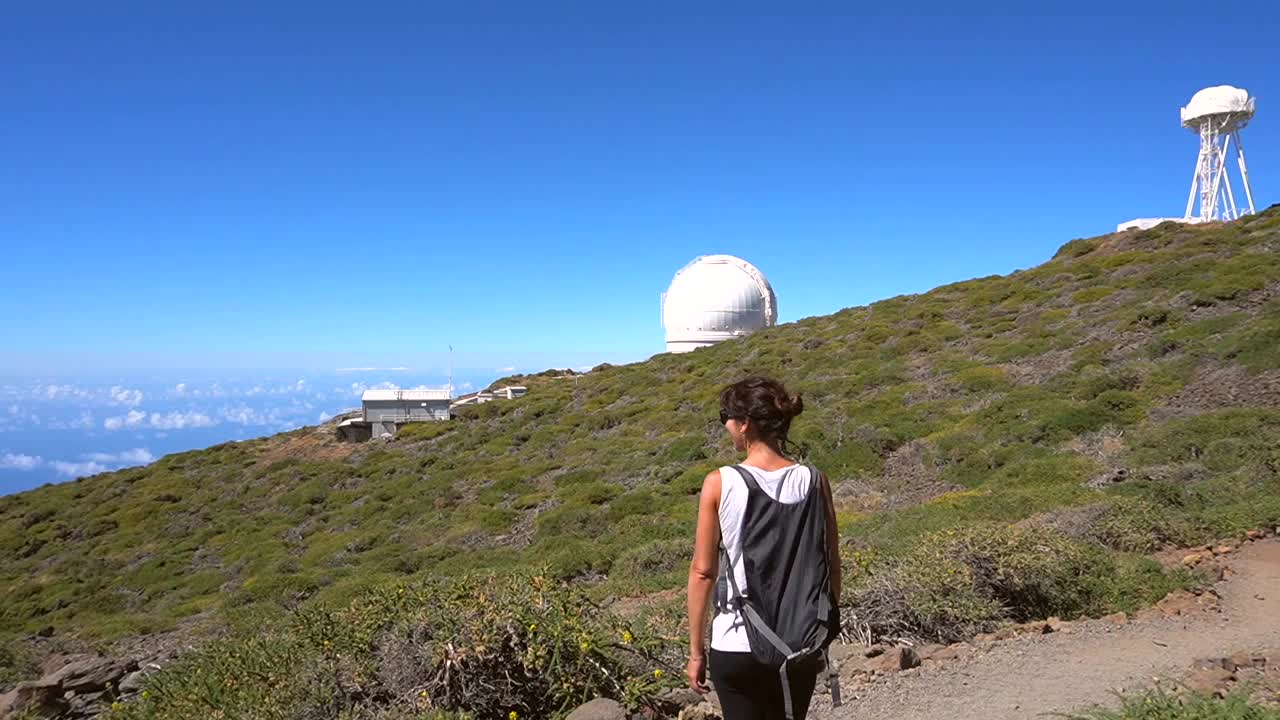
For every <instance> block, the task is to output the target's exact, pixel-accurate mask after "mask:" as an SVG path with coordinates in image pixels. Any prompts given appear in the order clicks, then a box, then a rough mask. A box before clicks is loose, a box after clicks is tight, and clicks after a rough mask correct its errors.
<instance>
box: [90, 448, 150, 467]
mask: <svg viewBox="0 0 1280 720" xmlns="http://www.w3.org/2000/svg"><path fill="white" fill-rule="evenodd" d="M84 457H85V458H86V459H88V460H92V461H93V462H97V463H104V464H105V463H113V464H114V463H129V464H134V465H143V464H146V463H149V462H155V459H156V456H155V455H152V454H151V451H150V450H148V449H146V448H134V449H132V450H125V451H123V452H118V453H103V452H96V453H89V454H88V455H85V456H84Z"/></svg>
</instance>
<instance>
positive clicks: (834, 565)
mask: <svg viewBox="0 0 1280 720" xmlns="http://www.w3.org/2000/svg"><path fill="white" fill-rule="evenodd" d="M818 476H819V477H820V478H821V482H820V483H819V484H820V485H821V487H822V496H823V498H824V499H825V500H826V506H827V559H828V561H829V563H828V564H829V565H830V566H831V594H832V595H834V596H835V600H836V604H839V603H840V590H841V589H842V582H843V579H844V578H843V577H842V573H841V567H840V526H839V524H838V523H837V522H836V504H835V502H834V501H833V500H832V497H831V483H829V482H827V476H826V474H824V473H818Z"/></svg>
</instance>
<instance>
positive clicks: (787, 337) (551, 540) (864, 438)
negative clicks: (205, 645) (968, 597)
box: [0, 208, 1280, 684]
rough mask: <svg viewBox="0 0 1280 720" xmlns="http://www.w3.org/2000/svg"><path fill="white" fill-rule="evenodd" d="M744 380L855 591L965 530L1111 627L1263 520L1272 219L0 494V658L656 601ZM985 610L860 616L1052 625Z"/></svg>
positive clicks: (1279, 312) (1273, 506) (1070, 258)
mask: <svg viewBox="0 0 1280 720" xmlns="http://www.w3.org/2000/svg"><path fill="white" fill-rule="evenodd" d="M749 371H750V372H761V373H767V374H774V375H778V376H780V377H782V378H783V379H785V380H786V381H787V382H788V383H789V384H790V385H791V386H792V387H793V389H795V390H799V391H800V392H802V393H803V394H804V397H805V404H806V407H807V408H808V409H807V410H806V412H805V414H804V415H802V416H801V417H800V418H799V419H798V420H797V421H796V426H795V428H794V431H793V435H794V439H795V440H796V441H797V442H798V443H799V444H800V445H801V446H802V447H803V448H804V449H805V452H806V455H807V457H808V459H810V460H811V461H813V462H815V463H816V464H818V465H819V466H820V467H822V468H824V469H825V470H826V471H827V472H828V474H829V475H830V476H831V478H832V480H833V484H834V487H835V494H836V497H837V501H838V504H839V505H840V508H839V509H840V522H841V527H842V535H843V538H844V541H845V544H846V546H847V547H848V548H849V550H850V553H849V563H850V572H851V574H852V575H853V576H854V577H855V578H856V577H868V576H871V575H876V576H877V577H881V578H883V577H887V576H891V575H892V574H893V573H895V572H909V571H910V568H911V565H910V563H905V564H904V561H903V558H911V557H913V556H914V555H913V554H919V553H923V552H927V551H928V549H929V548H936V547H948V548H951V549H953V550H954V549H956V548H957V547H962V548H963V549H964V550H965V551H966V552H979V550H981V548H982V547H986V546H985V545H983V543H986V542H990V540H989V539H984V538H982V537H976V536H973V535H972V534H966V533H970V530H971V529H972V528H973V527H974V526H982V525H984V524H987V523H990V524H995V525H998V526H1005V525H1010V524H1017V526H1018V527H1023V528H1048V529H1051V530H1052V531H1053V532H1054V533H1057V534H1059V535H1061V536H1062V537H1063V538H1067V539H1068V540H1070V541H1072V542H1076V541H1079V542H1080V543H1082V544H1083V545H1088V546H1089V547H1090V548H1099V549H1100V548H1107V550H1106V551H1105V558H1103V556H1101V555H1099V556H1097V557H1095V556H1094V555H1087V557H1086V556H1085V555H1081V556H1080V558H1081V559H1080V560H1079V563H1078V564H1077V565H1072V566H1071V567H1070V570H1071V572H1075V573H1077V574H1078V575H1081V576H1084V575H1089V574H1090V573H1092V574H1093V575H1108V576H1109V578H1110V579H1109V580H1108V582H1109V583H1110V584H1109V585H1108V586H1107V587H1106V588H1105V589H1103V590H1098V591H1097V592H1094V591H1093V590H1090V591H1089V592H1090V593H1092V594H1089V595H1088V597H1087V598H1085V599H1084V600H1080V602H1079V603H1077V605H1076V606H1071V605H1068V606H1067V607H1068V608H1070V607H1077V609H1080V610H1084V609H1089V608H1094V607H1101V606H1102V605H1106V606H1108V607H1110V606H1125V605H1126V604H1132V603H1137V602H1143V601H1146V600H1149V599H1151V596H1152V595H1153V593H1154V594H1155V596H1156V597H1158V594H1159V593H1162V592H1163V590H1164V589H1167V585H1168V583H1169V582H1175V581H1176V580H1168V579H1167V578H1166V579H1160V573H1159V571H1158V570H1155V569H1153V568H1152V567H1149V566H1146V565H1143V564H1142V563H1141V562H1140V561H1139V560H1137V559H1136V557H1135V556H1131V555H1124V554H1123V553H1143V552H1146V551H1149V550H1152V549H1155V548H1157V547H1159V546H1160V545H1162V544H1165V543H1172V542H1189V541H1197V540H1200V539H1203V538H1207V537H1211V536H1216V535H1222V534H1227V533H1231V532H1234V531H1238V530H1240V529H1243V528H1246V527H1252V526H1255V525H1258V524H1261V523H1276V522H1280V450H1278V448H1280V208H1272V209H1271V210H1269V211H1267V212H1265V213H1263V214H1260V215H1257V216H1253V217H1249V218H1246V219H1244V220H1242V221H1239V222H1235V223H1230V224H1213V225H1208V226H1201V227H1187V226H1179V225H1175V224H1165V225H1161V226H1159V227H1157V228H1154V229H1152V230H1148V231H1144V232H1126V233H1121V234H1116V235H1110V236H1103V237H1099V238H1093V239H1087V240H1076V241H1073V242H1071V243H1068V244H1067V245H1065V246H1063V247H1062V249H1061V250H1060V251H1059V252H1058V253H1057V255H1056V256H1055V257H1054V258H1053V259H1052V260H1050V261H1049V262H1046V263H1045V264H1043V265H1041V266H1039V267H1036V268H1034V269H1031V270H1026V271H1021V272H1017V273H1014V274H1012V275H1010V276H1005V277H988V278H981V279H976V280H970V281H967V282H961V283H956V284H953V285H948V286H945V287H941V288H937V289H935V290H933V291H931V292H929V293H925V294H922V295H914V296H904V297H897V298H893V299H890V300H885V301H883V302H879V303H875V304H873V305H871V306H868V307H860V308H851V309H847V310H843V311H841V312H838V313H836V314H834V315H830V316H825V317H815V318H809V319H806V320H802V321H799V322H795V323H791V324H788V325H785V326H780V327H777V328H772V329H769V330H766V331H762V332H759V333H757V334H755V335H753V336H751V337H750V338H747V339H744V340H741V341H735V342H728V343H723V344H721V345H718V346H715V347H712V348H708V349H705V350H700V351H697V352H695V353H692V354H688V355H678V356H675V355H661V356H657V357H655V358H653V359H651V360H649V361H646V362H641V363H636V364H633V365H627V366H622V367H603V368H599V369H597V370H595V371H593V372H591V373H588V374H584V375H577V376H566V377H551V376H544V377H537V378H525V379H524V381H525V383H526V384H528V385H529V386H530V388H531V391H530V394H529V396H527V397H526V398H523V399H521V400H517V401H511V402H502V403H490V404H486V405H482V406H478V407H475V408H472V409H469V410H467V411H466V412H465V413H464V415H463V417H462V419H460V420H458V421H455V422H450V423H441V424H423V425H415V426H412V427H409V428H407V429H406V430H404V431H403V432H402V433H401V435H400V436H399V437H398V438H396V440H395V441H394V442H391V443H388V444H382V443H370V444H366V445H362V446H351V445H342V444H339V443H338V442H337V441H336V440H334V439H332V438H331V437H330V436H329V434H328V432H329V431H328V430H327V429H326V428H323V427H321V428H306V429H303V430H298V431H295V432H292V433H286V434H284V435H280V436H276V437H272V438H265V439H259V440H252V441H248V442H241V443H228V444H224V445H219V446H216V447H213V448H209V449H207V450H203V451H196V452H189V453H182V454H178V455H172V456H168V457H166V458H163V459H162V460H160V461H158V462H156V463H153V464H152V465H149V466H147V467H143V468H135V469H130V470H123V471H119V472H115V473H108V474H104V475H99V476H95V477H91V478H85V479H81V480H78V481H76V482H71V483H65V484H62V485H54V486H46V487H43V488H39V489H37V490H33V491H30V492H26V493H22V494H19V495H13V496H8V497H4V498H0V558H2V559H0V587H2V588H3V591H4V597H5V602H4V604H3V606H0V640H3V641H9V640H14V639H16V638H19V637H23V636H27V635H29V634H31V633H36V632H38V631H42V630H43V631H44V633H45V634H53V635H54V636H56V637H76V638H82V639H84V640H86V641H91V642H96V641H110V640H116V639H120V638H125V637H129V636H135V635H142V634H148V633H157V632H162V631H167V630H171V629H174V628H177V627H185V628H189V629H194V630H193V632H197V631H198V628H199V627H201V626H210V627H212V626H217V625H221V624H222V623H224V622H225V618H226V617H228V615H227V613H238V612H240V613H242V612H248V611H250V610H254V611H256V610H258V609H261V608H269V607H275V606H286V607H288V606H296V605H299V604H306V603H309V602H311V601H313V600H315V599H327V600H333V601H341V600H346V599H348V598H350V597H352V596H353V595H355V594H356V593H357V592H358V591H359V590H360V589H361V588H364V587H367V586H369V585H371V584H376V583H378V582H381V581H399V580H402V579H403V578H405V577H406V576H409V575H432V576H445V575H452V574H459V573H462V572H464V571H468V570H473V569H496V570H501V569H518V568H525V567H530V566H534V565H538V564H542V563H546V564H547V565H548V566H549V568H550V571H551V573H552V574H553V575H555V576H557V577H559V578H564V579H572V580H575V581H579V582H581V583H583V584H584V585H586V586H589V587H590V588H591V592H592V594H593V595H595V596H596V597H602V598H603V597H607V596H608V597H619V596H639V595H644V594H647V593H654V592H657V591H661V590H666V589H670V588H674V587H678V586H680V585H681V584H682V583H683V579H684V573H685V572H686V567H687V555H688V542H689V540H688V538H689V537H690V533H691V528H692V523H693V519H694V514H695V510H696V504H695V495H696V493H697V491H698V489H699V487H700V484H701V480H702V477H703V476H704V475H705V474H706V472H708V471H709V470H711V469H713V468H714V467H716V466H717V465H719V464H723V463H724V462H726V461H729V460H731V458H732V449H731V447H730V446H729V444H728V443H727V441H726V440H725V439H724V437H723V435H724V433H723V430H722V428H721V427H720V425H719V423H718V422H717V420H716V419H715V417H714V416H715V414H716V410H717V407H716V404H715V402H716V400H715V398H716V393H717V392H718V390H719V388H720V387H721V386H722V385H723V384H724V383H726V382H729V381H732V380H734V379H737V378H739V377H740V376H742V375H743V374H744V373H747V372H749ZM939 533H940V534H939ZM926 536H928V537H929V538H930V540H929V542H928V543H922V542H921V538H923V537H926ZM939 539H941V544H939V543H940V540H939ZM1004 540H1007V538H1005V539H1001V540H999V541H1000V542H1004ZM1016 540H1017V539H1016V538H1015V539H1014V540H1013V541H1011V542H1016ZM948 543H950V544H948ZM925 545H927V546H928V547H925ZM1076 547H1077V546H1075V545H1072V546H1070V547H1067V546H1063V548H1064V549H1063V552H1064V553H1069V552H1074V550H1072V548H1076ZM981 551H982V552H987V550H981ZM1082 552H1083V551H1082ZM1089 552H1093V551H1092V550H1090V551H1089ZM1098 552H1100V553H1101V552H1104V551H1102V550H1098ZM1117 553H1120V554H1117ZM1086 554H1087V553H1086ZM1100 558H1102V559H1100ZM1104 560H1105V563H1112V564H1105V565H1099V564H1097V563H1101V562H1104ZM895 563H896V564H895ZM1114 563H1120V565H1115V564H1114ZM1104 567H1105V568H1106V569H1105V570H1103V569H1101V568H1104ZM1117 567H1119V568H1120V570H1117V569H1116V568H1117ZM881 568H882V570H880V569H881ZM877 573H878V574H877ZM1094 580H1098V578H1094ZM1098 581H1099V582H1101V581H1100V580H1098ZM1016 591H1017V593H1020V594H1019V595H1017V596H1016V597H1013V596H1009V597H1005V596H999V597H995V598H987V599H988V600H991V602H992V604H991V607H990V608H987V609H984V610H981V612H979V611H978V610H974V611H973V612H974V613H977V614H971V615H965V614H964V613H959V614H957V613H951V614H946V613H944V614H943V615H944V616H945V617H941V618H938V617H933V616H926V615H919V616H918V617H917V616H912V617H915V619H914V620H912V621H911V622H910V623H908V624H907V625H906V626H904V627H896V626H894V625H893V624H892V623H889V622H888V621H885V622H881V620H882V619H880V618H877V617H874V613H872V617H867V618H862V620H863V621H865V622H867V623H868V624H869V625H870V626H871V629H872V630H873V631H876V632H892V631H899V630H900V631H902V632H917V633H925V634H932V635H935V636H937V637H946V636H948V635H949V634H954V633H952V632H949V631H947V630H946V628H945V627H943V623H944V622H948V623H949V622H960V621H963V620H964V618H966V617H967V618H970V619H972V620H973V621H974V623H976V625H974V626H975V627H976V626H980V625H981V623H982V622H986V621H987V620H989V619H990V616H991V613H994V612H997V611H998V612H1011V613H1012V614H1011V615H1009V616H1010V617H1016V616H1018V615H1020V614H1034V613H1035V612H1037V611H1039V610H1041V609H1043V608H1044V607H1058V606H1055V605H1052V602H1053V599H1052V598H1049V599H1046V598H1045V597H1044V593H1040V594H1039V595H1036V594H1035V593H1031V592H1030V591H1029V590H1028V589H1027V588H1026V587H1020V588H1018V589H1016ZM849 592H850V593H852V594H854V595H853V596H851V598H852V600H854V601H858V600H859V598H860V597H862V596H858V595H856V594H857V593H870V592H872V590H871V589H870V588H868V587H867V586H860V585H858V583H856V582H855V583H853V584H852V585H851V589H850V591H849ZM877 592H879V591H877ZM1037 592H1039V591H1037ZM908 594H909V593H908ZM1033 595H1034V597H1032V596H1033ZM867 597H874V598H876V599H877V600H880V601H884V602H889V600H893V601H894V602H905V601H906V600H904V598H903V597H902V596H901V595H898V596H895V597H894V598H889V599H886V597H885V596H883V595H882V594H881V595H868V596H867ZM1081 597H1082V598H1083V597H1084V596H1083V595H1082V596H1081ZM1028 598H1029V599H1028ZM907 600H909V598H907ZM1024 600H1025V602H1026V606H1025V607H1020V606H1019V603H1022V602H1024ZM1045 603H1049V604H1048V605H1046V604H1045ZM1099 603H1101V605H1099ZM855 604H856V602H855ZM983 613H986V614H985V615H984V614H983ZM931 618H932V619H931ZM957 618H959V620H957ZM877 623H879V624H877ZM931 623H932V624H931ZM960 625H961V626H962V627H960V629H958V630H956V631H954V632H963V631H965V630H967V629H968V628H969V626H967V625H964V622H960ZM20 645H21V643H18V644H14V645H12V648H13V649H12V650H11V651H10V652H9V657H8V659H7V660H4V662H6V663H7V664H8V665H9V666H10V667H9V669H8V675H9V677H10V678H12V677H14V676H15V675H17V674H21V673H22V672H23V671H24V670H23V668H21V667H19V666H20V665H21V663H22V662H23V661H22V651H21V648H20V647H19V646H20ZM0 655H3V654H2V653H0ZM2 659H3V658H0V660H2ZM0 684H2V682H0Z"/></svg>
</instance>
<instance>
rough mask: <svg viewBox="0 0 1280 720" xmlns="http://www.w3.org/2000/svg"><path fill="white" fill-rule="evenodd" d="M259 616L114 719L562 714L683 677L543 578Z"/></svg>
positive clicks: (481, 582) (672, 649)
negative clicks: (286, 616)
mask: <svg viewBox="0 0 1280 720" xmlns="http://www.w3.org/2000/svg"><path fill="white" fill-rule="evenodd" d="M262 627H267V628H270V627H271V625H264V626H258V627H257V628H253V629H251V630H250V631H249V632H248V633H247V634H244V635H238V636H233V637H231V638H229V639H225V640H220V641H218V642H215V643H211V644H209V645H206V646H205V647H204V648H202V649H200V650H198V651H196V652H194V653H192V654H190V655H188V656H186V657H184V658H183V659H182V660H179V661H178V662H176V663H174V664H172V665H170V666H168V667H166V668H165V669H164V670H161V671H159V672H157V673H155V674H153V675H151V676H149V677H148V679H147V682H146V686H145V691H144V692H143V693H142V694H141V695H140V696H139V697H138V698H137V699H136V700H135V701H133V702H129V703H126V704H124V705H117V706H116V707H115V708H114V709H113V710H112V711H111V713H110V714H109V715H108V717H109V718H110V720H168V719H172V720H187V719H188V718H192V717H203V716H208V715H210V713H212V714H213V715H214V716H216V717H252V718H255V719H262V720H277V719H278V720H287V719H292V718H298V717H342V718H357V717H360V718H364V717H380V718H387V717H392V718H405V720H408V719H409V718H422V717H441V718H443V717H461V715H457V714H456V713H466V714H467V715H468V716H470V717H474V718H477V719H478V720H506V719H507V718H508V717H509V716H510V715H511V714H512V713H515V715H516V716H517V717H524V718H562V717H564V716H565V715H566V714H567V713H568V712H569V711H570V710H572V709H573V708H574V707H576V706H577V705H579V704H581V703H583V702H586V701H587V700H590V699H591V698H593V697H597V696H604V697H610V698H615V699H617V700H620V701H622V702H624V703H626V704H627V705H628V706H630V707H632V708H641V707H645V706H650V705H651V704H652V702H653V698H654V697H655V694H656V693H657V692H658V691H659V690H660V689H662V687H663V686H665V685H668V684H669V683H671V682H672V681H673V680H674V679H676V678H678V677H679V672H678V669H677V667H676V666H675V665H674V662H675V661H676V660H677V658H678V657H679V655H678V649H677V646H676V645H675V644H674V643H670V642H669V641H664V640H662V639H660V637H658V636H657V635H655V634H654V633H652V632H650V631H648V630H647V628H646V627H645V626H643V625H640V624H634V623H628V622H626V621H623V620H621V619H620V618H617V617H615V616H613V615H611V614H610V613H608V612H607V611H604V610H601V609H600V608H599V607H598V606H596V605H595V604H593V603H591V602H590V601H589V600H588V599H587V598H586V596H585V595H583V594H582V593H581V592H579V591H577V590H575V589H573V588H571V587H568V586H564V585H560V584H558V583H556V582H554V581H552V580H550V579H548V578H546V577H543V576H538V575H517V576H510V577H494V576H486V577H479V576H468V577H464V578H460V579H456V580H450V581H429V582H426V583H423V584H419V585H414V586H410V587H400V588H383V589H379V590H374V591H370V592H367V593H365V594H363V595H362V596H360V597H359V598H357V599H356V600H354V601H353V602H351V603H350V604H349V605H347V606H346V607H343V608H338V609H330V608H326V607H321V606H312V607H309V608H307V609H305V610H302V611H299V612H298V613H297V614H296V615H295V616H294V619H293V621H292V622H291V623H287V624H286V625H285V626H284V627H283V628H282V629H279V630H270V629H267V630H265V631H264V630H262ZM442 713H444V714H442Z"/></svg>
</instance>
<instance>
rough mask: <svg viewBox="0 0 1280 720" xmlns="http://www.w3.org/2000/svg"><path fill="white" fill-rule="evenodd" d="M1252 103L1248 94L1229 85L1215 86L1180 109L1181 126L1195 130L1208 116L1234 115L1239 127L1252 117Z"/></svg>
mask: <svg viewBox="0 0 1280 720" xmlns="http://www.w3.org/2000/svg"><path fill="white" fill-rule="evenodd" d="M1253 108H1254V101H1253V98H1251V97H1249V93H1248V92H1246V91H1244V90H1241V89H1240V88H1237V87H1231V86H1230V85H1217V86H1214V87H1209V88H1205V89H1203V90H1201V91H1200V92H1198V93H1196V94H1195V95H1192V96H1191V102H1189V103H1187V106H1186V107H1184V108H1182V124H1183V125H1185V126H1186V127H1189V128H1197V127H1198V126H1199V124H1200V120H1201V119H1202V118H1206V117H1209V116H1210V115H1236V116H1237V118H1235V119H1236V120H1237V122H1239V121H1241V120H1243V122H1241V123H1240V125H1239V127H1244V124H1245V123H1247V122H1248V121H1249V118H1251V117H1253Z"/></svg>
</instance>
